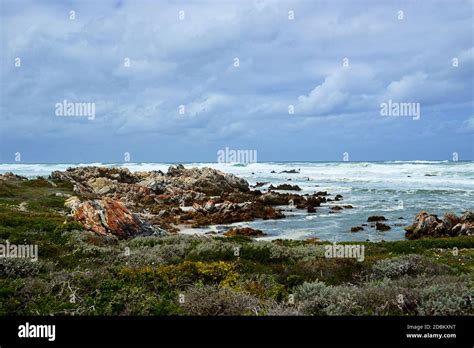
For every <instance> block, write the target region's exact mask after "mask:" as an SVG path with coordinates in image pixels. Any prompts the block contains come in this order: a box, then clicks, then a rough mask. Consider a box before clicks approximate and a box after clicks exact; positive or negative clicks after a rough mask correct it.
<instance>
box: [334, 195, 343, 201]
mask: <svg viewBox="0 0 474 348" xmlns="http://www.w3.org/2000/svg"><path fill="white" fill-rule="evenodd" d="M342 198H343V197H342V195H336V197H334V200H335V201H340V200H341V199H342Z"/></svg>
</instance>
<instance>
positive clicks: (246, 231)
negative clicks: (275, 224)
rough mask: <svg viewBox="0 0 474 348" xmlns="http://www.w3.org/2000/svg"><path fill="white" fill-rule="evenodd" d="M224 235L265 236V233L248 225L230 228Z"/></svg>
mask: <svg viewBox="0 0 474 348" xmlns="http://www.w3.org/2000/svg"><path fill="white" fill-rule="evenodd" d="M224 235H225V236H227V237H232V236H246V237H263V236H266V235H267V234H266V233H264V232H262V231H260V230H256V229H253V228H250V227H243V228H232V229H230V230H228V231H227V232H225V233H224Z"/></svg>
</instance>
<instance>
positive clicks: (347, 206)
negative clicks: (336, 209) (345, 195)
mask: <svg viewBox="0 0 474 348" xmlns="http://www.w3.org/2000/svg"><path fill="white" fill-rule="evenodd" d="M342 207H343V208H344V209H353V208H354V207H353V206H352V205H350V204H346V205H343V206H342Z"/></svg>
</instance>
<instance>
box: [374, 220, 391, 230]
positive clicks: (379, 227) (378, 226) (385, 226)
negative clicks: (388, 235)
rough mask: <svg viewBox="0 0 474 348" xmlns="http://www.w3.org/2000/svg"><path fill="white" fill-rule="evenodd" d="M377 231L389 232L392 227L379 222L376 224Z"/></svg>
mask: <svg viewBox="0 0 474 348" xmlns="http://www.w3.org/2000/svg"><path fill="white" fill-rule="evenodd" d="M375 229H376V230H377V231H388V230H390V229H391V227H390V226H389V225H386V224H384V223H382V222H377V223H376V224H375Z"/></svg>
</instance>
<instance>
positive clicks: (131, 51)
mask: <svg viewBox="0 0 474 348" xmlns="http://www.w3.org/2000/svg"><path fill="white" fill-rule="evenodd" d="M348 4H349V2H347V1H337V2H333V3H327V4H319V3H318V4H316V3H311V2H308V1H304V0H302V1H294V2H291V3H287V2H273V1H253V0H248V1H246V0H242V1H239V3H238V4H237V3H232V2H219V1H212V0H207V1H200V2H198V3H196V2H185V3H183V2H171V1H170V2H166V1H164V2H160V3H156V2H154V1H149V0H143V1H137V2H136V1H121V2H117V1H100V2H92V1H90V2H67V3H64V2H59V1H50V2H41V3H38V2H34V1H25V2H22V4H21V5H20V4H19V3H18V2H17V1H14V0H4V1H3V2H2V12H1V14H0V21H1V22H2V29H4V32H3V36H2V37H3V47H4V49H3V50H2V52H1V56H0V60H1V61H0V63H1V67H0V73H1V76H2V81H1V84H2V85H1V87H2V88H1V92H0V93H1V97H2V98H1V101H0V111H1V113H2V116H1V119H0V127H1V129H2V135H4V137H3V139H4V140H3V141H2V143H1V145H2V147H3V149H4V151H7V152H8V151H9V152H11V151H12V149H13V148H15V147H18V146H19V145H20V144H26V143H31V144H33V145H31V147H32V148H33V147H35V145H34V144H35V142H38V143H39V142H43V143H48V142H49V141H50V140H51V141H52V140H54V141H58V142H59V141H60V140H61V139H63V141H67V140H68V139H75V148H77V153H80V151H81V148H83V147H84V148H85V147H87V146H95V147H97V148H98V149H99V148H101V147H103V144H104V143H107V142H110V143H113V142H115V141H116V139H119V138H121V137H125V136H126V137H127V141H129V142H133V143H134V144H136V147H137V148H139V149H140V150H139V151H142V152H144V153H145V152H146V151H147V148H148V147H150V144H153V143H154V142H156V141H160V140H161V139H164V137H167V138H166V139H167V141H168V142H169V143H175V144H177V143H183V142H184V141H190V140H191V139H192V140H196V141H199V142H202V143H207V144H215V145H216V146H217V145H219V146H221V144H220V143H219V142H221V141H224V140H225V141H230V142H235V143H237V145H238V144H239V142H242V146H243V147H245V148H248V142H250V143H253V144H254V145H255V146H257V145H258V146H268V147H269V148H272V146H277V144H278V142H279V139H285V140H287V141H290V142H292V143H298V144H300V143H301V146H302V147H303V148H308V149H309V148H311V146H312V143H311V141H312V139H313V138H314V136H313V135H317V136H319V137H325V136H326V135H328V134H330V135H331V136H332V137H333V138H334V139H347V134H351V136H350V137H354V138H357V137H358V138H359V139H362V138H365V137H366V133H365V129H366V128H368V127H372V128H374V127H376V129H377V131H376V132H373V134H371V137H372V139H373V140H374V141H375V140H376V139H377V138H378V137H379V138H380V141H381V144H380V146H382V147H383V146H387V153H390V151H392V149H390V148H388V146H389V145H388V144H386V145H384V144H385V143H384V141H385V139H387V138H388V137H389V136H390V134H392V133H393V134H392V135H391V136H393V138H394V139H397V137H398V138H399V137H400V136H404V135H405V134H406V136H407V137H408V136H411V135H413V134H414V133H416V132H417V131H419V129H418V130H417V129H416V127H421V126H423V127H424V130H428V129H429V130H430V132H429V133H430V136H431V137H432V138H431V139H427V138H425V139H423V140H421V139H420V142H421V141H424V142H429V141H433V142H435V141H436V140H435V139H436V136H439V134H440V133H441V132H442V134H443V137H446V139H452V140H453V141H454V140H456V141H462V142H463V143H462V145H463V146H464V147H466V148H468V147H469V146H470V145H471V144H470V143H469V140H468V139H467V138H462V139H458V138H456V134H459V133H458V132H457V131H456V130H455V129H453V128H459V127H463V128H465V130H466V132H467V133H469V132H471V133H472V125H471V123H472V121H471V120H472V110H473V102H472V90H473V79H472V74H473V66H474V58H473V57H474V49H473V45H472V33H471V30H470V23H471V22H472V11H471V10H470V7H471V4H470V3H469V2H468V1H459V2H458V3H457V5H456V6H452V5H451V4H448V3H436V4H418V3H409V4H408V3H407V4H403V10H404V14H405V17H404V19H403V20H402V21H400V20H398V19H397V13H398V10H399V9H400V8H399V7H400V5H397V4H390V3H373V2H368V3H366V2H359V3H357V4H354V3H350V6H348ZM369 4H370V6H369ZM71 10H74V11H75V14H76V18H75V20H70V18H69V14H70V11H71ZM290 10H292V11H294V13H295V18H294V20H290V19H289V18H288V11H290ZM179 11H184V12H185V19H184V20H180V18H179ZM440 27H442V28H443V31H442V33H441V32H440V30H439V28H440ZM433 33H436V35H434V34H433ZM16 57H20V58H21V61H22V66H21V67H20V68H17V67H15V66H14V59H15V58H16ZM236 57H238V58H239V60H240V66H239V67H235V66H234V65H233V62H234V58H236ZM346 57H347V58H348V59H349V67H343V66H342V60H343V59H344V58H346ZM454 57H457V58H458V59H459V66H458V67H453V66H452V59H453V58H454ZM127 58H129V59H130V66H129V67H127V66H125V65H124V62H125V60H126V59H127ZM64 99H68V100H71V101H83V102H94V103H96V110H97V111H96V119H95V120H94V122H84V120H77V119H59V118H57V117H54V104H55V103H56V102H59V101H62V100H64ZM387 99H392V100H400V101H415V102H416V101H418V102H420V103H422V109H423V111H422V112H423V117H422V121H420V123H419V124H420V126H415V125H413V124H410V123H406V122H405V123H403V122H404V121H403V120H397V121H395V120H391V119H390V120H381V119H380V117H378V116H379V115H378V114H377V113H378V108H379V105H380V103H381V102H382V101H384V100H387ZM179 105H184V106H185V109H186V113H185V114H184V115H180V114H179V113H178V108H179ZM289 105H294V106H295V114H294V115H291V114H289V113H288V106H289ZM453 122H454V123H453ZM341 124H343V125H344V127H340V125H341ZM395 131H396V133H397V134H394V132H395ZM426 134H427V133H426ZM85 135H87V137H86V136H85ZM157 139H159V140H157ZM304 144H306V147H305V146H304ZM209 146H212V145H209ZM351 146H356V143H355V142H352V143H348V144H347V147H351ZM357 146H358V144H357ZM367 146H369V145H367ZM36 147H38V146H36ZM98 151H99V150H98ZM100 151H102V150H100ZM103 151H104V157H107V153H108V152H107V151H109V150H107V149H105V148H104V149H103ZM169 151H170V154H171V155H173V154H174V155H175V156H178V157H179V156H180V155H183V153H184V154H186V151H189V150H186V149H179V148H178V146H175V147H174V148H173V149H171V150H169ZM173 151H175V152H173ZM196 151H197V150H196ZM203 151H204V150H203ZM206 151H207V149H206ZM393 151H394V152H393V155H394V156H395V155H396V154H397V153H398V152H396V151H395V150H393ZM397 151H398V150H397ZM44 153H45V154H44V157H43V159H45V160H48V159H49V158H48V157H47V156H48V155H47V151H46V150H45V151H44ZM77 153H76V154H77ZM212 153H215V151H212ZM63 155H64V156H74V152H66V151H65V152H64V154H63ZM311 156H312V154H311V152H310V150H306V152H305V153H304V154H303V157H308V158H312V157H311ZM368 156H370V153H369V154H368ZM421 157H422V156H421ZM51 160H52V161H54V159H51Z"/></svg>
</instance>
